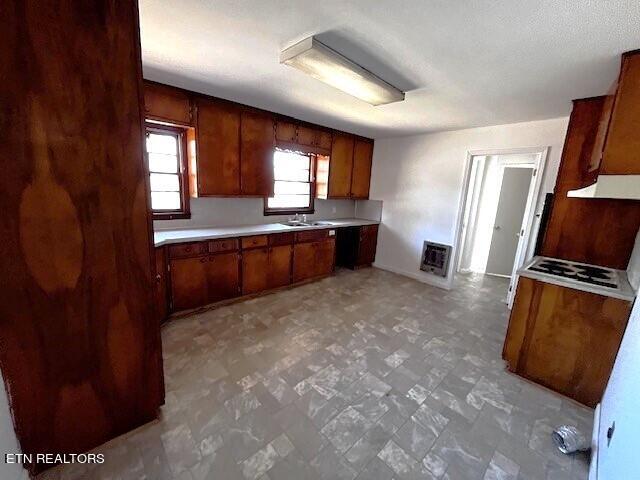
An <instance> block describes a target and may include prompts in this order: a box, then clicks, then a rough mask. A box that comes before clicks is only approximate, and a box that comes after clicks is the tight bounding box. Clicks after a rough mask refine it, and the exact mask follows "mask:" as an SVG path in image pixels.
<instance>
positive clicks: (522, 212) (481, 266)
mask: <svg viewBox="0 0 640 480" xmlns="http://www.w3.org/2000/svg"><path fill="white" fill-rule="evenodd" d="M545 158H546V149H538V150H537V151H530V150H528V151H523V152H522V153H518V152H516V153H511V152H505V153H499V152H495V153H491V154H473V155H470V157H469V166H468V174H467V178H466V184H465V185H466V190H465V196H464V203H463V205H464V207H463V208H464V211H463V212H464V213H463V217H462V225H461V232H460V235H459V237H458V238H459V242H458V252H459V254H458V255H457V263H456V269H455V272H456V274H458V273H471V272H473V273H479V274H484V275H493V276H498V277H503V278H508V279H509V285H508V287H506V291H505V297H504V300H505V302H506V303H508V304H509V307H511V302H512V299H513V294H514V293H515V286H516V282H517V276H516V271H517V270H518V268H520V267H521V266H522V265H523V264H524V261H525V260H526V258H527V252H528V251H529V250H530V249H529V248H528V247H529V243H530V242H529V240H530V239H531V238H534V237H533V236H532V235H531V233H532V229H533V226H534V223H535V222H534V214H535V207H536V205H535V203H536V199H537V198H538V192H539V188H540V183H541V182H540V178H541V169H542V167H543V165H544V159H545Z"/></svg>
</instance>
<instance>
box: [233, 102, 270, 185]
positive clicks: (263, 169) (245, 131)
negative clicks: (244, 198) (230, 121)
mask: <svg viewBox="0 0 640 480" xmlns="http://www.w3.org/2000/svg"><path fill="white" fill-rule="evenodd" d="M274 147H275V132H274V123H273V118H271V117H270V116H267V115H263V114H260V113H253V112H243V113H242V126H241V134H240V168H241V180H240V184H241V193H242V195H250V196H254V195H255V196H266V195H269V194H271V191H272V190H273V152H274Z"/></svg>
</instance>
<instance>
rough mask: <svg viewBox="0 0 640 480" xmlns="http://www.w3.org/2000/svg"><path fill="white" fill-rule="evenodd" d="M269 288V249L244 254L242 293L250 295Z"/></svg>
mask: <svg viewBox="0 0 640 480" xmlns="http://www.w3.org/2000/svg"><path fill="white" fill-rule="evenodd" d="M268 286H269V249H268V248H266V247H264V248H254V249H252V250H243V252H242V293H243V294H244V295H248V294H250V293H257V292H262V291H264V290H267V288H268Z"/></svg>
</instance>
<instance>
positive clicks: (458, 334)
mask: <svg viewBox="0 0 640 480" xmlns="http://www.w3.org/2000/svg"><path fill="white" fill-rule="evenodd" d="M505 290H506V282H505V281H504V280H501V279H496V278H491V277H483V276H478V275H476V276H472V275H470V276H463V277H461V278H460V279H459V280H458V281H457V285H456V288H455V289H454V290H452V291H450V292H447V291H444V290H440V289H437V288H433V287H429V286H427V285H424V284H421V283H418V282H416V281H414V280H411V279H407V278H405V277H401V276H398V275H395V274H392V273H388V272H384V271H381V270H377V269H373V268H370V269H364V270H359V271H356V272H352V271H339V272H338V273H337V274H336V275H335V276H333V277H331V278H327V279H324V280H322V281H319V282H316V283H312V284H308V285H304V286H301V287H297V288H294V289H291V290H287V291H282V292H279V293H276V294H272V295H266V296H263V297H260V298H256V299H253V300H249V301H244V302H241V303H236V304H233V305H230V306H226V307H223V308H219V309H216V310H211V311H208V312H205V313H201V314H198V315H194V316H191V317H187V318H182V319H177V320H174V321H172V322H171V323H169V324H168V325H166V326H165V327H164V328H163V332H162V336H163V343H164V345H163V348H164V356H165V378H166V389H167V395H166V405H165V406H164V407H163V408H162V413H161V418H160V420H159V421H157V422H153V423H151V424H148V425H146V426H144V427H141V428H139V429H138V430H136V431H134V432H131V433H129V434H127V435H125V436H123V437H120V438H117V439H115V440H113V441H111V442H109V443H107V444H105V445H103V446H102V447H100V448H98V449H97V450H96V451H97V452H102V453H104V454H105V457H106V461H105V463H104V464H103V465H100V466H98V467H95V468H92V469H86V468H84V467H77V466H65V467H58V468H56V469H54V470H51V471H49V472H47V473H46V474H45V475H43V476H42V477H43V478H55V479H57V478H64V479H67V478H87V479H89V478H90V479H150V480H161V479H173V480H202V479H222V480H235V479H245V480H256V479H259V480H280V479H287V480H305V479H355V478H357V479H359V480H376V479H381V480H382V479H385V480H391V479H396V480H404V479H427V480H428V479H434V478H443V479H449V480H467V479H469V480H470V479H484V480H489V479H553V480H564V479H586V478H587V468H588V457H587V456H586V454H579V455H575V456H566V455H562V454H561V453H559V452H558V451H557V450H556V449H555V448H554V446H553V444H552V441H551V438H550V432H551V430H552V428H553V427H554V426H556V425H558V424H560V423H568V424H574V425H576V426H578V427H579V428H581V429H582V430H583V431H584V432H586V433H587V434H589V432H590V430H591V416H592V411H591V410H590V409H587V408H584V407H580V406H578V405H576V404H575V403H573V402H571V401H570V400H567V399H565V398H563V397H561V396H558V395H556V394H553V393H551V392H549V391H547V390H545V389H543V388H541V387H538V386H536V385H533V384H530V383H528V382H526V381H524V380H522V379H520V378H518V377H516V376H513V375H511V374H509V373H507V372H506V371H505V369H504V363H503V361H502V360H501V358H500V352H501V348H502V342H503V339H504V335H505V330H506V326H507V318H508V312H507V308H506V305H505V304H504V303H503V302H502V298H503V297H504V294H505Z"/></svg>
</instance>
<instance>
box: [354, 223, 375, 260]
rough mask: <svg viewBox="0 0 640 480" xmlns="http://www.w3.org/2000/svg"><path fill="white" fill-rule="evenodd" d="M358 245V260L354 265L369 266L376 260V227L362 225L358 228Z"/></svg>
mask: <svg viewBox="0 0 640 480" xmlns="http://www.w3.org/2000/svg"><path fill="white" fill-rule="evenodd" d="M359 240H360V241H359V243H358V258H357V262H356V265H357V266H364V265H371V264H372V263H373V262H374V260H375V259H376V248H377V246H378V225H364V226H362V227H360V236H359Z"/></svg>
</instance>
